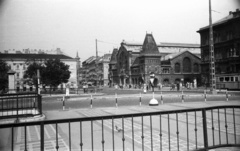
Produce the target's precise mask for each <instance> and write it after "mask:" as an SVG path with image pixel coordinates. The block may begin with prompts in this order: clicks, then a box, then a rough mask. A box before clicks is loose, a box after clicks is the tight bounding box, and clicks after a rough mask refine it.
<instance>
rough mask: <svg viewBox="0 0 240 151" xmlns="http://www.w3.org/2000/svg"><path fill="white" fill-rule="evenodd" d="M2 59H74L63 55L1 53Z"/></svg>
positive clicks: (0, 57)
mask: <svg viewBox="0 0 240 151" xmlns="http://www.w3.org/2000/svg"><path fill="white" fill-rule="evenodd" d="M0 59H73V58H72V57H69V56H66V55H63V54H58V55H55V54H6V53H0Z"/></svg>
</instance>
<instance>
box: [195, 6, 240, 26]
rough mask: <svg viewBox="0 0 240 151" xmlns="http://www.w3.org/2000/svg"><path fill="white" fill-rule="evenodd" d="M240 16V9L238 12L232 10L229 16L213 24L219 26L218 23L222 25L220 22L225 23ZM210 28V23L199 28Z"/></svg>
mask: <svg viewBox="0 0 240 151" xmlns="http://www.w3.org/2000/svg"><path fill="white" fill-rule="evenodd" d="M239 17H240V11H239V9H237V10H236V12H231V13H230V14H229V15H228V16H226V17H224V18H222V19H220V20H218V21H216V22H214V23H213V24H212V25H213V26H217V25H220V24H223V23H225V22H228V21H229V20H232V19H234V18H239ZM208 28H209V25H208V26H205V27H202V28H200V29H199V31H200V30H204V29H208Z"/></svg>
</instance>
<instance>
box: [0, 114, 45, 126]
mask: <svg viewBox="0 0 240 151" xmlns="http://www.w3.org/2000/svg"><path fill="white" fill-rule="evenodd" d="M45 118H46V116H45V115H44V114H42V115H37V116H33V117H26V118H19V119H18V123H24V122H31V121H42V120H44V119H45ZM16 122H17V119H16V118H13V119H4V120H0V125H3V124H11V123H16Z"/></svg>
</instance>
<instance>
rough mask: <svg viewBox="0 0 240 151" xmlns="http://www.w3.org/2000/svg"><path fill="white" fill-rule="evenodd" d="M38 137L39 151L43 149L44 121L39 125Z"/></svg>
mask: <svg viewBox="0 0 240 151" xmlns="http://www.w3.org/2000/svg"><path fill="white" fill-rule="evenodd" d="M40 137H41V146H40V147H41V151H44V123H43V122H41V125H40Z"/></svg>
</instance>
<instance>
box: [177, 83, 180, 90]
mask: <svg viewBox="0 0 240 151" xmlns="http://www.w3.org/2000/svg"><path fill="white" fill-rule="evenodd" d="M179 90H180V84H179V83H177V91H179Z"/></svg>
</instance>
